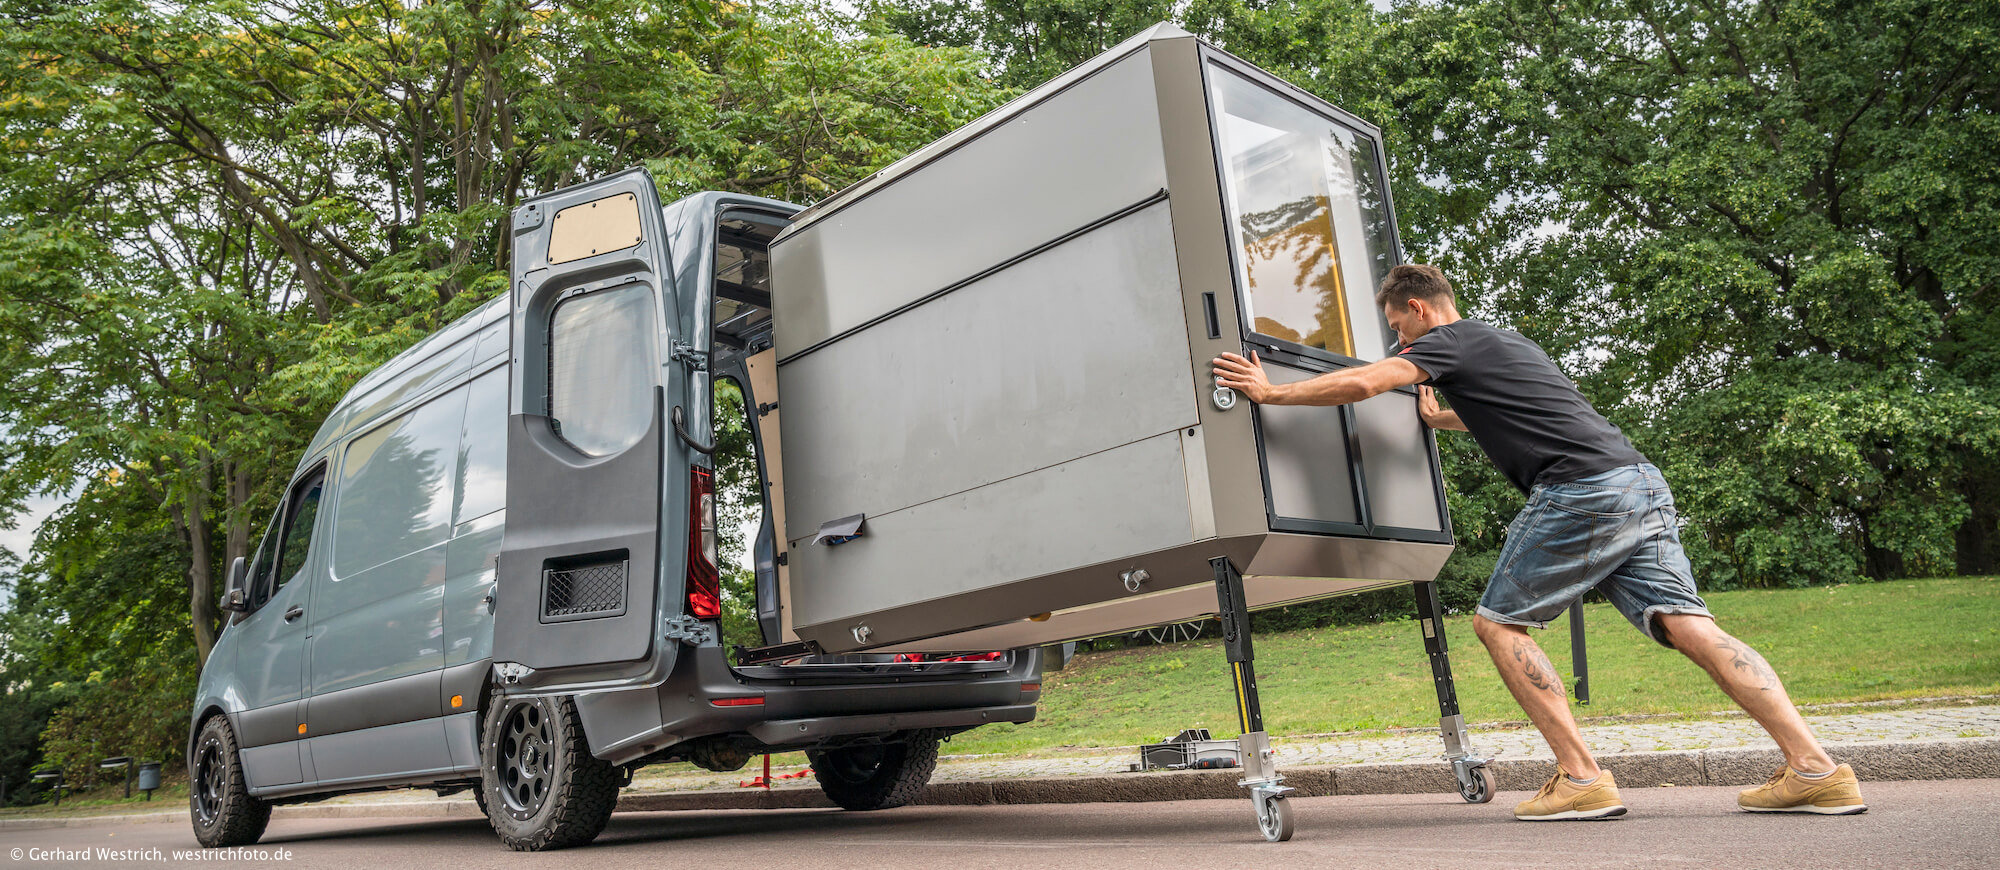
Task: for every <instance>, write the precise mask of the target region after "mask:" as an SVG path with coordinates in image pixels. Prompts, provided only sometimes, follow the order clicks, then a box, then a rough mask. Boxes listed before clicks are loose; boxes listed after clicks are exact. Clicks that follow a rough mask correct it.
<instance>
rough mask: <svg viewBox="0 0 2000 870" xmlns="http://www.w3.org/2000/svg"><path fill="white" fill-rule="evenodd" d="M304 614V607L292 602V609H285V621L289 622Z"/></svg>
mask: <svg viewBox="0 0 2000 870" xmlns="http://www.w3.org/2000/svg"><path fill="white" fill-rule="evenodd" d="M304 615H306V609H305V608H303V607H300V606H299V605H296V604H294V605H292V609H290V610H287V611H285V621H286V622H291V621H292V620H295V619H298V618H299V617H301V616H304Z"/></svg>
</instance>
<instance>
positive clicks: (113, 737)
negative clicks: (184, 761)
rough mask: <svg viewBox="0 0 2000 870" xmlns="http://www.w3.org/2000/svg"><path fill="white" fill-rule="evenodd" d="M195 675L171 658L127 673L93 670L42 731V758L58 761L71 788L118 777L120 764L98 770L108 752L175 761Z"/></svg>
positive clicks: (121, 774) (185, 729)
mask: <svg viewBox="0 0 2000 870" xmlns="http://www.w3.org/2000/svg"><path fill="white" fill-rule="evenodd" d="M194 678H195V674H194V671H193V670H192V669H189V668H187V667H173V663H171V662H168V663H164V664H162V665H156V666H151V667H147V668H145V669H144V670H141V671H138V672H136V673H131V674H124V675H118V676H108V675H101V674H93V675H92V679H90V680H89V681H88V682H85V683H83V684H82V685H80V686H77V687H76V691H75V692H74V694H73V695H72V696H71V699H70V700H69V701H68V702H67V703H65V704H63V706H61V707H60V708H58V709H57V710H56V711H55V714H54V716H53V717H51V718H50V720H49V723H48V728H47V730H45V731H43V732H42V751H43V756H44V758H45V759H46V763H47V764H49V765H50V766H60V767H61V768H62V771H63V778H64V781H65V782H67V783H68V784H69V786H70V787H71V788H75V787H77V786H79V785H81V784H84V783H90V782H122V778H123V777H124V775H125V772H124V771H123V770H114V771H100V769H99V768H98V766H97V763H98V761H100V760H102V759H105V758H111V757H113V756H119V755H129V756H131V757H133V758H135V759H138V760H141V761H163V762H166V765H167V766H168V767H180V766H181V765H180V764H179V763H177V762H179V761H180V759H181V753H182V752H183V750H184V749H185V748H186V744H187V739H188V709H187V704H188V698H190V697H192V696H193V695H194V683H195V680H194Z"/></svg>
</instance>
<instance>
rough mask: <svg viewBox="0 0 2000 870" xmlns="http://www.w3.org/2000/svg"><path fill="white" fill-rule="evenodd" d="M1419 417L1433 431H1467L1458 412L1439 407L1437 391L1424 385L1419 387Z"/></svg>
mask: <svg viewBox="0 0 2000 870" xmlns="http://www.w3.org/2000/svg"><path fill="white" fill-rule="evenodd" d="M1417 416H1418V417H1420V418H1422V419H1423V421H1424V425H1426V426H1429V427H1431V428H1432V429H1453V430H1457V431H1459V432H1464V431H1466V430H1465V424H1464V423H1463V422H1460V420H1459V419H1458V412H1457V411H1447V410H1444V409H1443V408H1440V407H1438V397H1437V391H1436V390H1433V389H1431V388H1430V387H1426V386H1424V385H1422V384H1418V385H1417Z"/></svg>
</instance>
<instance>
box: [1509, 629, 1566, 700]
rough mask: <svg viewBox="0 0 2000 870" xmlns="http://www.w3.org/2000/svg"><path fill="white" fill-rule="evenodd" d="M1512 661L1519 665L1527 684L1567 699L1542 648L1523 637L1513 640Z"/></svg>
mask: <svg viewBox="0 0 2000 870" xmlns="http://www.w3.org/2000/svg"><path fill="white" fill-rule="evenodd" d="M1514 661H1517V662H1520V663H1521V673H1522V674H1523V675H1524V676H1526V677H1527V678H1528V684H1529V685H1532V686H1534V687H1535V688H1537V689H1541V690H1542V691H1544V692H1554V693H1555V694H1558V695H1562V696H1564V697H1568V692H1567V691H1565V690H1564V689H1563V683H1562V677H1561V676H1560V675H1558V674H1557V673H1556V666H1555V665H1554V664H1551V663H1550V662H1549V657H1548V655H1547V654H1546V653H1543V652H1542V648H1541V647H1539V646H1536V645H1535V642H1534V641H1532V640H1529V639H1527V638H1525V637H1517V638H1515V639H1514Z"/></svg>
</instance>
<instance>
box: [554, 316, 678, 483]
mask: <svg viewBox="0 0 2000 870" xmlns="http://www.w3.org/2000/svg"><path fill="white" fill-rule="evenodd" d="M652 335H653V298H652V293H651V291H650V290H649V289H648V288H646V287H645V286H643V285H640V284H627V285H625V286H623V287H619V288H617V289H615V290H600V291H598V292H595V293H590V294H587V295H583V296H578V297H576V298H574V299H569V300H567V301H564V302H563V303H561V304H559V305H557V306H556V311H555V314H554V315H553V316H552V317H551V318H550V322H549V416H550V417H553V418H555V421H556V431H557V432H558V433H559V434H561V435H562V438H563V440H564V441H568V442H569V443H570V445H571V446H574V447H575V448H576V449H578V450H581V451H583V452H584V453H588V454H590V455H592V456H609V455H611V454H613V453H617V452H619V451H621V450H624V449H625V448H627V447H630V446H632V445H634V444H637V443H638V442H639V439H640V438H641V437H643V436H644V435H645V434H646V429H647V428H648V426H649V424H650V423H651V420H650V417H651V415H652V412H653V401H652V394H653V382H654V372H655V371H656V370H658V369H659V362H658V360H657V359H656V358H655V356H654V353H653V341H652Z"/></svg>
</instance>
